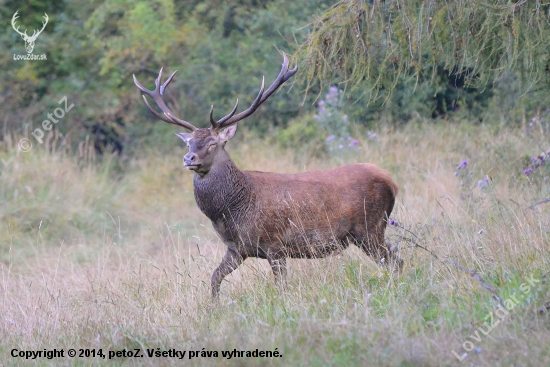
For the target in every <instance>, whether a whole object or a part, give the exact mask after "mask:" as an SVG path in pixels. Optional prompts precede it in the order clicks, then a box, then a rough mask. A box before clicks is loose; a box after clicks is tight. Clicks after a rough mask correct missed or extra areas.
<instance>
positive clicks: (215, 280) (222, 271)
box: [211, 248, 246, 300]
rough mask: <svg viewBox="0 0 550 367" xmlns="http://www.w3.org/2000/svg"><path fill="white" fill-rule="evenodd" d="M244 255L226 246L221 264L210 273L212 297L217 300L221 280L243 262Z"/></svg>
mask: <svg viewBox="0 0 550 367" xmlns="http://www.w3.org/2000/svg"><path fill="white" fill-rule="evenodd" d="M245 259H246V256H241V255H239V254H238V253H237V252H235V251H234V250H232V249H230V248H228V249H227V251H226V252H225V255H224V256H223V259H222V262H221V264H220V265H219V266H218V267H217V268H216V270H214V273H213V274H212V282H211V285H212V299H213V300H217V299H218V296H219V293H220V284H221V282H222V280H223V279H224V278H225V277H226V276H227V275H229V274H230V273H231V272H232V271H233V270H235V269H237V268H238V267H239V265H241V264H242V263H243V261H244V260H245Z"/></svg>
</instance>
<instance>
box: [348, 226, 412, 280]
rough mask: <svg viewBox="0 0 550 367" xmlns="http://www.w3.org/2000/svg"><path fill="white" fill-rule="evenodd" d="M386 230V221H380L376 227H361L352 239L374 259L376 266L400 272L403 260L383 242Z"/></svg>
mask: <svg viewBox="0 0 550 367" xmlns="http://www.w3.org/2000/svg"><path fill="white" fill-rule="evenodd" d="M385 230H386V221H385V220H381V221H380V222H379V223H377V224H376V225H372V226H368V227H367V228H365V227H362V228H359V229H358V230H357V228H356V230H355V233H354V237H355V239H356V241H357V244H358V246H359V247H360V248H361V249H363V251H365V252H366V253H367V255H369V256H370V257H372V258H373V259H374V261H375V262H376V263H377V264H381V263H383V264H384V265H386V266H388V267H389V268H392V269H393V270H397V271H399V270H401V267H402V265H403V260H401V259H400V258H399V257H398V256H397V255H396V254H395V252H394V251H392V250H390V248H389V247H388V246H387V245H386V243H385V242H384V232H385Z"/></svg>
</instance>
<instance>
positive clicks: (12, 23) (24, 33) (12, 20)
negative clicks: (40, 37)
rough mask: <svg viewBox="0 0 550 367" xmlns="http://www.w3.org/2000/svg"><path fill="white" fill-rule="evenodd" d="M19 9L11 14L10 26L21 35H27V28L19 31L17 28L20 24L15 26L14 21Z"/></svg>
mask: <svg viewBox="0 0 550 367" xmlns="http://www.w3.org/2000/svg"><path fill="white" fill-rule="evenodd" d="M18 13H19V10H18V11H16V12H15V14H13V17H12V18H11V26H12V27H13V29H14V30H15V31H16V32H17V33H19V34H20V35H21V36H23V35H24V36H27V30H26V29H25V32H23V33H21V32H20V31H19V28H21V26H19V27H17V28H15V22H16V21H17V18H19V14H18Z"/></svg>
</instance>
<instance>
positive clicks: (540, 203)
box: [525, 198, 550, 210]
mask: <svg viewBox="0 0 550 367" xmlns="http://www.w3.org/2000/svg"><path fill="white" fill-rule="evenodd" d="M546 203H550V198H548V199H544V200H542V201H539V202H538V203H536V204H533V205H531V206H529V207H527V208H526V209H525V210H527V209H533V208H534V207H536V206H539V205H542V204H546Z"/></svg>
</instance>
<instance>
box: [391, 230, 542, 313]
mask: <svg viewBox="0 0 550 367" xmlns="http://www.w3.org/2000/svg"><path fill="white" fill-rule="evenodd" d="M395 226H396V227H398V228H401V229H403V230H404V231H406V232H408V233H410V234H411V235H413V236H414V237H416V239H418V240H419V241H420V238H419V237H418V236H417V235H416V234H415V233H413V232H411V231H409V230H408V229H407V228H404V227H403V226H401V225H399V224H398V223H395ZM398 237H399V238H401V239H403V240H405V241H407V242H409V243H412V244H413V245H414V246H415V247H419V248H421V249H422V250H424V251H427V252H428V253H430V255H432V256H433V257H434V258H435V259H436V260H438V261H440V262H441V263H443V264H447V263H448V264H451V265H454V266H455V267H457V268H459V269H460V270H462V271H464V272H465V273H466V274H468V275H469V276H471V277H472V278H474V279H476V280H477V281H478V282H479V283H480V284H481V286H482V287H483V288H485V289H487V290H488V291H489V292H491V293H492V295H493V298H494V299H495V300H496V301H497V302H498V304H499V305H502V301H501V300H500V297H499V296H498V294H497V292H496V291H495V289H494V288H493V287H491V286H490V285H488V284H487V283H485V282H484V281H483V279H481V277H480V276H479V274H478V273H477V270H476V269H471V270H468V269H467V268H465V267H464V266H462V265H460V264H458V263H456V262H455V261H453V260H451V259H447V260H441V259H440V258H439V257H438V256H437V255H436V254H435V253H434V252H433V251H432V250H429V249H428V248H427V247H425V246H422V245H419V244H418V243H417V242H416V241H415V240H414V239H413V238H407V237H404V236H399V235H398ZM546 275H547V274H546ZM546 275H545V276H546Z"/></svg>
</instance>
